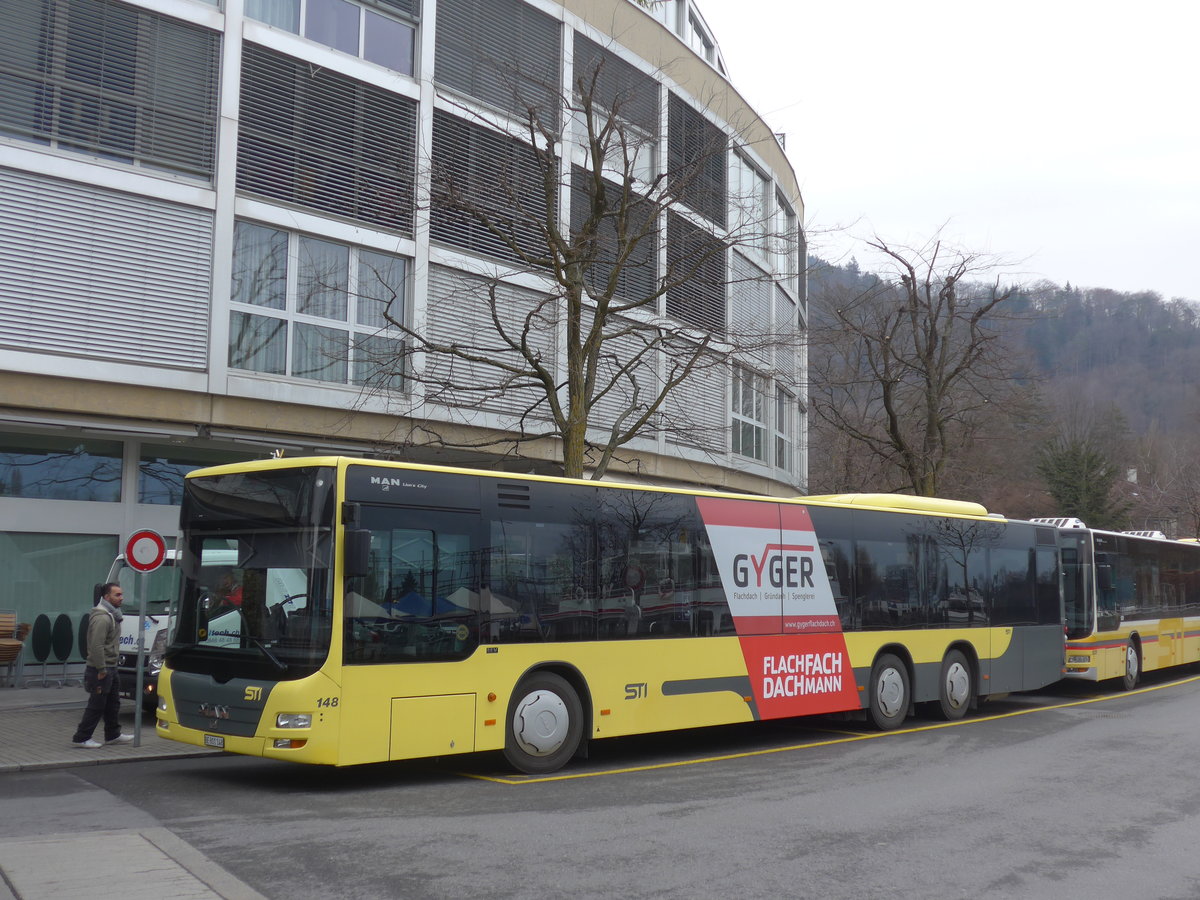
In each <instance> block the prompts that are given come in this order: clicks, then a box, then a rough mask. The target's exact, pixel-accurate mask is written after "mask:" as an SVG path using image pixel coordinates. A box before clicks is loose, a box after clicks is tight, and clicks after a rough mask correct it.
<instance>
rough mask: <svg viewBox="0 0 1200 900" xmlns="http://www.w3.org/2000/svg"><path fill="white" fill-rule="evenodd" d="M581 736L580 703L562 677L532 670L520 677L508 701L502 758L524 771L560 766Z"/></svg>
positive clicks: (539, 772) (532, 772)
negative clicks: (531, 672) (524, 676)
mask: <svg viewBox="0 0 1200 900" xmlns="http://www.w3.org/2000/svg"><path fill="white" fill-rule="evenodd" d="M582 738H583V704H581V703H580V702H579V695H578V694H576V693H575V689H574V688H573V687H571V685H570V684H568V683H567V681H566V679H565V678H562V677H561V676H559V675H555V674H554V673H553V672H534V673H533V674H532V675H529V676H528V677H526V678H523V679H521V682H520V683H519V684H518V685H517V689H516V690H515V691H513V695H512V700H511V701H510V702H509V705H508V719H507V722H506V723H505V728H504V758H505V759H507V760H508V761H509V763H510V764H511V765H512V767H513V768H514V769H516V770H517V771H519V772H524V773H525V774H526V775H546V774H548V773H550V772H555V771H557V770H559V769H561V768H562V767H563V766H564V765H565V764H566V762H567V760H569V759H570V758H571V757H572V756H574V755H575V751H576V750H578V749H579V742H580V740H582Z"/></svg>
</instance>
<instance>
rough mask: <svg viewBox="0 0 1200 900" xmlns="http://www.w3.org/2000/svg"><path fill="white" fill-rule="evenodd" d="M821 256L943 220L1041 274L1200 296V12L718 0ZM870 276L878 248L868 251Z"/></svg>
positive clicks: (714, 1) (1064, 4) (715, 14)
mask: <svg viewBox="0 0 1200 900" xmlns="http://www.w3.org/2000/svg"><path fill="white" fill-rule="evenodd" d="M700 8H701V10H702V11H703V13H704V15H705V18H706V19H707V21H708V24H709V26H710V27H711V28H712V30H713V32H714V33H715V37H716V39H717V43H718V44H719V45H720V46H721V50H722V52H723V54H724V56H725V62H726V65H727V67H728V69H729V73H730V77H731V79H732V81H733V84H734V85H735V86H736V87H737V88H738V89H739V90H740V91H741V93H742V94H743V95H744V96H745V98H746V99H747V100H748V101H749V102H750V104H751V105H752V106H753V107H754V108H755V109H756V110H757V111H758V112H759V113H760V114H761V115H762V116H763V117H764V118H765V119H766V120H767V122H768V123H769V124H770V125H771V127H772V129H773V130H775V131H780V132H784V133H785V134H786V135H787V151H788V156H789V158H790V159H791V161H792V165H793V166H794V167H795V169H796V174H797V177H798V178H799V180H800V184H801V190H802V192H803V195H804V201H805V218H806V220H807V223H808V226H809V228H810V231H811V232H812V238H811V240H812V243H813V245H814V247H813V251H814V252H815V253H817V254H819V255H823V256H826V257H827V258H834V259H837V258H843V259H844V258H845V257H844V256H842V255H841V254H842V253H843V251H844V248H845V246H847V245H848V239H847V236H846V233H843V234H840V235H834V234H829V235H825V234H822V233H821V232H823V231H825V230H826V229H831V228H837V227H846V228H848V234H849V235H853V236H869V235H870V234H871V233H872V232H877V233H878V234H879V235H880V236H882V237H885V238H887V239H888V240H890V241H893V242H913V241H918V242H920V241H924V240H925V239H927V238H928V237H929V236H930V235H932V234H933V233H934V232H935V231H937V229H938V228H939V227H942V226H943V225H944V228H943V235H944V236H946V237H948V238H950V239H952V240H954V241H955V242H957V243H958V244H959V245H961V246H963V247H965V248H966V249H969V250H974V251H981V252H986V253H992V254H997V255H1001V256H1004V257H1006V258H1008V259H1011V260H1013V261H1014V262H1016V263H1017V265H1016V266H1015V267H1014V268H1013V270H1012V271H1014V272H1020V273H1021V274H1022V278H1021V280H1026V281H1032V280H1034V279H1037V278H1048V279H1050V280H1052V281H1055V282H1058V283H1059V284H1064V283H1066V282H1068V281H1069V282H1070V283H1071V284H1072V285H1078V286H1083V287H1109V288H1114V289H1116V290H1122V291H1139V290H1154V291H1157V292H1159V293H1160V294H1162V295H1163V296H1164V297H1168V298H1170V297H1188V298H1190V299H1193V300H1197V301H1200V252H1198V251H1200V99H1198V93H1200V92H1198V89H1200V63H1198V62H1197V53H1196V50H1195V41H1196V33H1197V25H1200V11H1198V10H1197V9H1194V8H1193V7H1192V5H1191V4H1189V3H1185V2H1181V0H1170V2H1164V0H1141V2H1138V3H1126V4H1115V3H1112V4H1109V3H1094V2H1089V3H1083V2H1076V0H1038V2H1027V0H1012V2H1008V3H1003V4H996V3H989V4H986V5H985V4H983V3H979V2H972V0H910V2H907V3H896V2H884V0H854V2H846V0H832V2H830V0H824V2H819V3H818V2H804V0H701V7H700ZM857 256H858V259H859V261H860V262H861V263H863V265H864V267H867V265H868V258H867V255H866V254H865V253H863V252H861V251H860V252H857Z"/></svg>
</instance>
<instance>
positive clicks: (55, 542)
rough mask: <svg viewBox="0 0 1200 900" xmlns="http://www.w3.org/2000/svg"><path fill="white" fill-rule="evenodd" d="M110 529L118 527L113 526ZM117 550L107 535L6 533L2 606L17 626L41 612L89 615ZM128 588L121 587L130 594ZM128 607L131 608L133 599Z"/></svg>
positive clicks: (0, 550)
mask: <svg viewBox="0 0 1200 900" xmlns="http://www.w3.org/2000/svg"><path fill="white" fill-rule="evenodd" d="M113 530H114V531H119V530H122V528H121V526H120V525H118V524H117V523H116V522H114V525H113ZM118 546H119V544H118V539H117V537H116V536H115V535H108V534H37V533H21V532H18V531H8V532H6V534H5V535H4V540H3V541H0V572H4V581H5V584H6V586H7V592H8V593H6V595H5V597H4V599H3V601H2V602H3V603H4V606H5V607H14V608H15V609H16V610H17V613H18V615H19V617H20V618H19V619H18V621H20V622H32V621H33V620H34V619H35V618H36V617H37V616H38V615H40V614H41V613H48V614H50V615H51V616H52V617H54V616H56V615H57V614H58V613H61V612H62V611H63V610H71V611H72V614H74V613H75V612H77V611H80V610H89V611H90V610H91V608H92V597H93V593H94V591H95V585H96V582H97V581H99V580H100V579H101V578H103V577H104V573H106V572H107V571H108V567H109V566H111V565H112V561H113V559H114V558H115V557H116V555H117V549H118ZM131 588H132V585H130V584H127V585H126V586H125V589H126V590H128V591H129V593H130V594H131V595H132V594H133V591H132V590H131ZM130 607H133V608H134V609H136V607H135V606H134V604H133V602H132V601H131V602H130ZM133 615H134V616H136V615H137V613H136V612H134V613H133ZM7 636H8V635H6V637H7ZM29 649H30V648H29V646H28V645H26V648H25V653H26V654H27V656H26V659H31V658H32V654H30V653H29ZM10 727H11V726H10Z"/></svg>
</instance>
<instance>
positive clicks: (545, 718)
mask: <svg viewBox="0 0 1200 900" xmlns="http://www.w3.org/2000/svg"><path fill="white" fill-rule="evenodd" d="M570 726H571V721H570V715H569V714H568V713H567V704H565V703H563V701H562V698H561V697H559V696H558V694H555V693H553V692H552V691H535V692H534V693H532V694H529V695H528V696H527V697H525V699H523V700H522V701H521V702H520V703H518V704H517V709H516V711H515V712H514V713H513V735H514V736H515V737H516V739H517V743H518V744H520V746H521V749H522V750H524V751H525V752H526V753H529V754H531V755H533V756H549V755H550V754H551V753H553V752H554V751H555V750H557V749H558V748H559V747H561V746H562V745H563V744H564V743H565V742H566V740H567V732H568V731H569V730H570Z"/></svg>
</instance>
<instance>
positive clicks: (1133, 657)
mask: <svg viewBox="0 0 1200 900" xmlns="http://www.w3.org/2000/svg"><path fill="white" fill-rule="evenodd" d="M1141 675H1142V661H1141V659H1139V658H1138V652H1137V647H1136V646H1135V645H1134V643H1133V641H1128V642H1127V643H1126V644H1125V674H1124V675H1122V676H1121V687H1123V688H1124V689H1125V690H1127V691H1132V690H1133V689H1134V688H1135V687H1137V683H1138V679H1139V678H1141Z"/></svg>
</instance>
